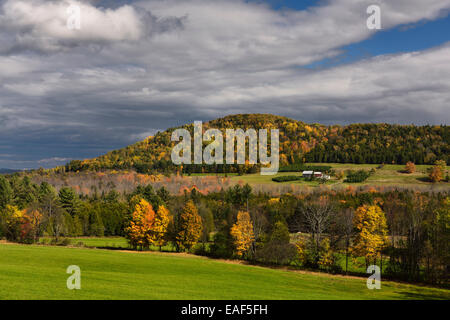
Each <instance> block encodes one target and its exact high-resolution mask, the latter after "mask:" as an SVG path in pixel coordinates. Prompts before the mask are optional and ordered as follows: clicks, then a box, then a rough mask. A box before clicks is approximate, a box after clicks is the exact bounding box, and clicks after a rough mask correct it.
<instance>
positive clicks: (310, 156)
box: [65, 114, 450, 173]
mask: <svg viewBox="0 0 450 320" xmlns="http://www.w3.org/2000/svg"><path fill="white" fill-rule="evenodd" d="M183 128H186V129H188V130H190V131H191V132H192V129H193V125H192V124H189V125H185V126H183ZM208 128H218V129H226V128H232V129H237V128H242V129H248V128H254V129H256V130H258V129H262V128H266V129H270V128H277V129H279V130H280V162H281V165H287V164H293V163H300V162H329V163H333V162H337V163H376V164H378V163H380V164H381V163H396V164H404V163H406V162H408V161H412V162H414V163H416V164H433V163H434V162H435V161H436V160H445V161H446V162H447V163H449V160H450V159H449V154H450V129H449V126H429V125H427V126H414V125H391V124H351V125H348V126H340V125H332V126H326V125H321V124H306V123H304V122H301V121H297V120H293V119H289V118H286V117H281V116H275V115H268V114H238V115H231V116H227V117H224V118H220V119H216V120H212V121H209V122H207V123H204V124H203V129H204V130H207V129H208ZM175 129H176V128H171V129H168V130H166V131H164V132H159V133H157V134H156V135H155V136H153V137H149V138H147V139H145V140H144V141H141V142H138V143H135V144H133V145H130V146H128V147H126V148H123V149H120V150H115V151H111V152H109V153H107V154H105V155H102V156H100V157H98V158H94V159H89V160H83V161H80V160H74V161H71V162H70V163H68V164H67V165H66V166H65V169H66V170H68V171H78V170H104V169H136V170H137V171H138V172H143V173H149V172H174V171H175V170H177V167H175V166H174V165H173V164H172V162H171V160H170V154H171V150H172V147H173V146H174V145H175V143H173V142H171V134H172V132H173V131H174V130H175ZM219 167H220V168H217V166H216V167H215V169H214V170H218V171H220V170H223V166H219ZM178 169H179V168H178ZM185 169H186V166H185ZM197 170H198V168H197ZM202 170H203V171H205V170H208V171H209V170H211V169H206V168H203V169H202Z"/></svg>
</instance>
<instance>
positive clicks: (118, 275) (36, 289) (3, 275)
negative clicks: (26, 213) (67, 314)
mask: <svg viewBox="0 0 450 320" xmlns="http://www.w3.org/2000/svg"><path fill="white" fill-rule="evenodd" d="M69 265H78V266H79V267H80V268H81V290H68V289H67V288H66V280H67V277H68V276H69V275H68V274H66V268H67V267H68V266H69ZM0 283H1V285H0V299H227V300H228V299H450V291H449V290H443V289H435V288H428V287H419V286H414V285H407V284H399V283H394V282H388V281H383V282H382V288H381V290H368V289H367V287H366V279H364V278H361V279H359V278H345V277H342V276H331V275H326V274H323V275H322V274H310V273H300V272H293V271H284V270H279V269H269V268H262V267H255V266H248V265H241V264H235V263H228V262H223V261H217V260H211V259H207V258H203V257H196V256H191V255H184V254H169V253H165V254H164V253H131V252H122V251H113V250H100V249H84V248H66V247H52V246H39V245H32V246H26V245H16V244H0Z"/></svg>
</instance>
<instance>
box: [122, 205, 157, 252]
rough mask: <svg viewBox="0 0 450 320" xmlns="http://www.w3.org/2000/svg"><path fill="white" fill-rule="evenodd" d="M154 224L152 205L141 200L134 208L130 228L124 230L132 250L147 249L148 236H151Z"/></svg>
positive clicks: (148, 243)
mask: <svg viewBox="0 0 450 320" xmlns="http://www.w3.org/2000/svg"><path fill="white" fill-rule="evenodd" d="M154 223H155V212H154V211H153V207H152V205H151V204H150V203H148V202H147V201H145V200H144V199H141V200H140V201H139V203H138V204H136V206H135V208H134V212H133V215H132V218H131V221H130V226H129V227H127V228H126V229H125V232H126V237H127V239H128V241H129V242H130V244H131V245H132V246H133V247H134V248H137V247H138V246H140V247H141V249H142V248H143V247H146V248H148V247H149V245H150V242H149V239H150V237H149V235H150V234H152V231H153V225H154Z"/></svg>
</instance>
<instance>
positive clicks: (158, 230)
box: [151, 206, 171, 251]
mask: <svg viewBox="0 0 450 320" xmlns="http://www.w3.org/2000/svg"><path fill="white" fill-rule="evenodd" d="M170 218H171V216H170V213H169V210H167V208H166V207H164V206H159V208H158V211H157V212H156V216H155V223H154V224H153V232H152V239H151V241H152V243H153V244H154V245H155V246H158V247H159V251H161V247H162V246H164V245H165V244H166V242H167V228H168V226H169V223H170Z"/></svg>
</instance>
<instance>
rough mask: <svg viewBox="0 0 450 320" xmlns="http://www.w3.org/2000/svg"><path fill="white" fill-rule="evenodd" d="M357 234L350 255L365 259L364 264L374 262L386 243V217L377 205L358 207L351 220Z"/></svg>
mask: <svg viewBox="0 0 450 320" xmlns="http://www.w3.org/2000/svg"><path fill="white" fill-rule="evenodd" d="M353 223H354V226H355V228H356V230H357V234H356V237H355V240H354V242H353V246H352V248H351V249H352V253H353V255H354V256H357V257H365V259H366V264H368V263H369V261H374V260H375V259H376V258H377V256H378V254H379V253H380V252H381V250H382V249H383V248H384V247H385V245H386V243H387V230H388V229H387V224H386V217H385V215H384V212H383V211H382V210H381V208H380V207H379V206H377V205H364V206H361V207H359V208H358V209H357V210H356V212H355V216H354V219H353Z"/></svg>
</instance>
